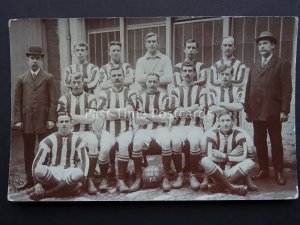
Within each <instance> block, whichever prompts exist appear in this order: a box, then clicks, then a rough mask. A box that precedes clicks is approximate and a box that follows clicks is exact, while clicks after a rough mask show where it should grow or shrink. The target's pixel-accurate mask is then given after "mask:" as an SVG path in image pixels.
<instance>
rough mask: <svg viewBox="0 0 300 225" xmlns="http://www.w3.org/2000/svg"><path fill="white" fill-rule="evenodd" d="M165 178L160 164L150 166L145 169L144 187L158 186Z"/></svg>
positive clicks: (143, 176)
mask: <svg viewBox="0 0 300 225" xmlns="http://www.w3.org/2000/svg"><path fill="white" fill-rule="evenodd" d="M162 179H163V170H162V168H161V167H158V166H148V167H146V168H145V169H144V170H143V175H142V180H143V186H144V188H157V187H160V184H161V182H162Z"/></svg>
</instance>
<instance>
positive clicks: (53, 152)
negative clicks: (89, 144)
mask: <svg viewBox="0 0 300 225" xmlns="http://www.w3.org/2000/svg"><path fill="white" fill-rule="evenodd" d="M71 126H72V124H71V119H70V117H69V116H68V115H60V116H58V122H57V128H58V131H57V132H56V133H53V134H51V135H49V136H48V137H46V138H45V139H44V140H43V141H42V142H41V143H40V145H39V150H38V153H37V155H36V157H35V159H34V161H33V165H32V170H33V175H34V177H35V179H36V180H37V181H38V183H37V184H36V185H35V186H34V192H33V193H31V194H30V199H32V200H36V201H37V200H41V199H43V198H49V197H55V196H57V195H59V194H60V195H63V196H66V195H76V194H79V193H80V189H81V187H82V184H81V181H82V178H83V177H86V176H87V173H88V168H89V160H88V156H87V152H86V149H85V144H84V143H83V141H82V139H81V138H80V137H79V136H77V135H76V134H74V133H72V132H71Z"/></svg>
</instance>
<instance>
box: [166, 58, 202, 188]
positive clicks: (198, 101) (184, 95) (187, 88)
mask: <svg viewBox="0 0 300 225" xmlns="http://www.w3.org/2000/svg"><path fill="white" fill-rule="evenodd" d="M195 75H196V70H195V65H194V64H193V63H188V62H184V63H183V64H182V66H181V77H182V80H183V83H182V86H181V87H177V88H175V90H174V91H173V92H172V95H173V96H175V97H176V98H177V101H176V109H175V112H174V115H175V117H176V119H175V121H174V123H173V127H172V131H171V142H172V151H173V162H174V165H175V169H176V171H177V173H178V177H177V180H176V181H175V183H173V184H172V186H173V188H181V187H182V184H183V173H182V163H181V160H182V159H181V158H182V156H181V150H182V146H183V143H184V142H185V141H186V140H187V141H188V142H189V144H190V164H191V173H190V185H191V188H192V189H194V190H197V189H199V188H200V183H199V181H198V179H197V178H196V176H195V174H196V172H197V171H198V165H199V160H200V158H201V150H200V140H201V137H202V135H203V117H204V110H205V109H204V107H205V106H206V103H205V102H206V100H205V99H206V97H205V95H206V92H205V89H203V88H202V87H200V86H198V85H195V84H194V76H195Z"/></svg>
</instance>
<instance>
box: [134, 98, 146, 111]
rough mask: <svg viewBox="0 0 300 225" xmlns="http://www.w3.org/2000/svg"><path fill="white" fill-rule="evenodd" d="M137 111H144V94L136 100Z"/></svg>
mask: <svg viewBox="0 0 300 225" xmlns="http://www.w3.org/2000/svg"><path fill="white" fill-rule="evenodd" d="M136 111H137V112H139V113H144V107H143V98H142V96H139V97H138V98H137V100H136Z"/></svg>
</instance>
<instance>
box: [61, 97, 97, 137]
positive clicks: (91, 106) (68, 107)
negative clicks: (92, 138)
mask: <svg viewBox="0 0 300 225" xmlns="http://www.w3.org/2000/svg"><path fill="white" fill-rule="evenodd" d="M89 110H97V100H96V97H95V96H94V95H93V94H89V93H86V92H82V94H81V95H78V96H75V95H73V94H72V93H69V94H67V95H64V96H61V97H60V99H59V100H58V105H57V113H58V114H59V113H61V112H67V113H71V114H76V115H85V114H86V113H87V112H88V111H89ZM89 130H90V124H76V125H74V130H73V131H74V132H78V131H89Z"/></svg>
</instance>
